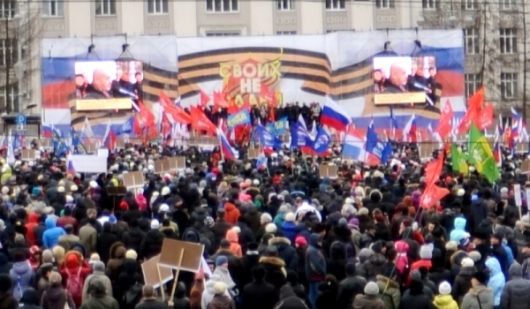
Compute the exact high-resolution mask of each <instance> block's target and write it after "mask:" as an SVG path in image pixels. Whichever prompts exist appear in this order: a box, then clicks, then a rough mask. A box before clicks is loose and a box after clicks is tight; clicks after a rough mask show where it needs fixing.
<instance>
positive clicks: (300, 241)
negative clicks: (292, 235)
mask: <svg viewBox="0 0 530 309" xmlns="http://www.w3.org/2000/svg"><path fill="white" fill-rule="evenodd" d="M294 243H295V244H296V245H298V246H300V247H303V246H307V240H306V239H305V238H304V237H303V236H297V237H296V239H295V240H294Z"/></svg>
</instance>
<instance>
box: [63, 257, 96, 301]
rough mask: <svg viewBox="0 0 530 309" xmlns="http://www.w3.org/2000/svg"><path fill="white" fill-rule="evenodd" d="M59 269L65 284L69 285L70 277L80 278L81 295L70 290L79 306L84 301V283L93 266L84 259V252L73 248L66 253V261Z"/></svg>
mask: <svg viewBox="0 0 530 309" xmlns="http://www.w3.org/2000/svg"><path fill="white" fill-rule="evenodd" d="M59 270H60V272H61V275H62V276H63V278H64V280H65V286H68V280H70V278H72V279H73V280H79V282H80V284H81V290H80V291H79V292H80V293H79V295H76V294H75V292H73V291H70V292H72V293H73V295H72V297H73V299H74V302H75V304H76V305H77V306H78V307H79V306H80V305H81V302H82V287H83V283H84V282H85V279H86V277H87V276H88V275H89V274H90V272H92V268H90V265H88V262H87V261H86V260H85V259H84V257H83V254H81V253H79V251H76V250H71V251H68V252H67V253H66V255H65V259H64V263H63V264H62V265H61V266H60V268H59Z"/></svg>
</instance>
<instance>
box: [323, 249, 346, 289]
mask: <svg viewBox="0 0 530 309" xmlns="http://www.w3.org/2000/svg"><path fill="white" fill-rule="evenodd" d="M329 257H330V258H329V260H328V261H327V267H326V268H327V273H328V274H330V275H333V276H335V278H336V279H337V281H341V280H342V279H344V278H345V277H346V273H345V266H346V262H347V260H346V251H345V249H344V246H343V245H342V243H340V242H334V243H333V244H332V245H331V248H330V254H329Z"/></svg>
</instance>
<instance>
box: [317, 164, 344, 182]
mask: <svg viewBox="0 0 530 309" xmlns="http://www.w3.org/2000/svg"><path fill="white" fill-rule="evenodd" d="M318 171H319V174H320V178H329V179H336V178H337V177H338V171H339V167H338V166H336V165H319V166H318Z"/></svg>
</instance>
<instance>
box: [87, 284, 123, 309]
mask: <svg viewBox="0 0 530 309" xmlns="http://www.w3.org/2000/svg"><path fill="white" fill-rule="evenodd" d="M88 289H89V291H90V297H89V298H88V300H86V301H84V302H83V304H82V305H81V307H80V309H120V306H119V305H118V302H117V301H116V300H115V299H114V298H112V296H109V295H107V291H106V289H105V285H104V284H103V282H102V281H101V280H98V279H94V280H92V281H90V285H89V287H88Z"/></svg>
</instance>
